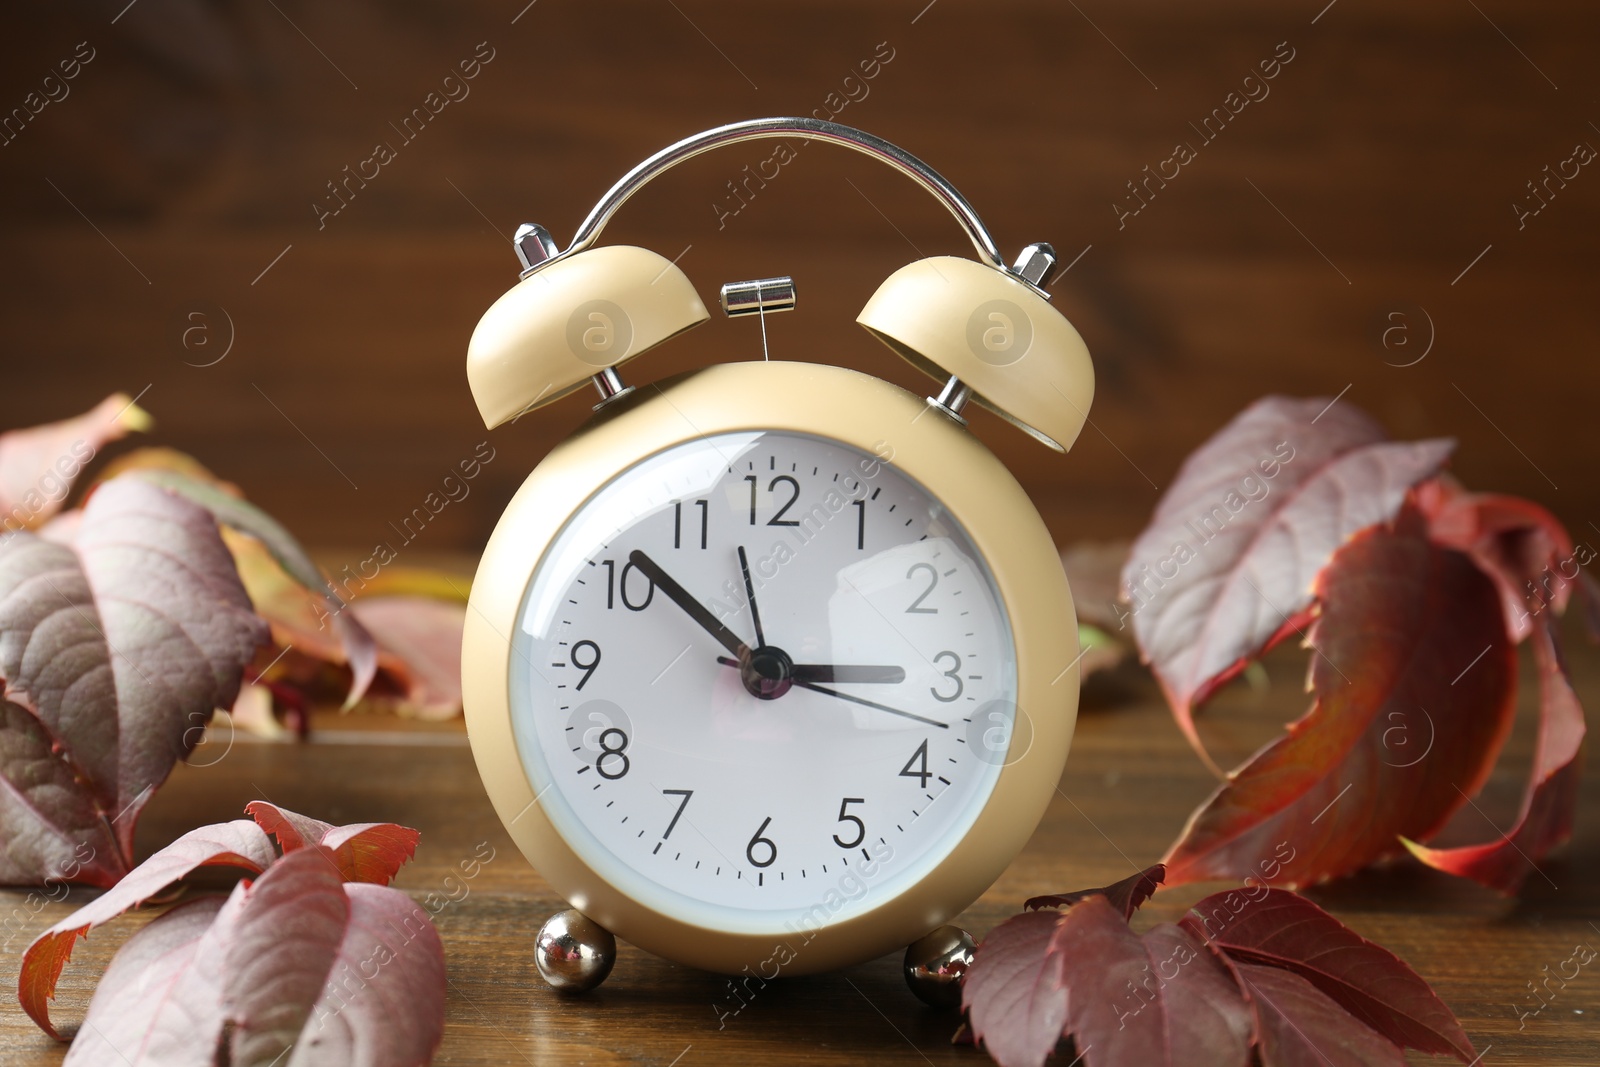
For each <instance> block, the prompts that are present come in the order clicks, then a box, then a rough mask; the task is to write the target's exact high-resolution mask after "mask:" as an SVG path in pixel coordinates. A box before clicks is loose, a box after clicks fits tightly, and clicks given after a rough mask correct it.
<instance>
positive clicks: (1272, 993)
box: [1231, 961, 1406, 1067]
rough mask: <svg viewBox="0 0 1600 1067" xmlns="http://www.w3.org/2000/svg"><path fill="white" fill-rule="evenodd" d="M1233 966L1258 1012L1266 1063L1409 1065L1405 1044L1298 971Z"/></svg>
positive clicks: (1286, 1066) (1292, 1066)
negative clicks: (1399, 1044)
mask: <svg viewBox="0 0 1600 1067" xmlns="http://www.w3.org/2000/svg"><path fill="white" fill-rule="evenodd" d="M1231 966H1232V967H1233V971H1234V974H1235V975H1237V976H1238V978H1239V984H1240V987H1241V988H1242V989H1243V990H1244V991H1245V994H1246V996H1247V997H1248V998H1249V1000H1250V1006H1251V1008H1252V1010H1253V1011H1254V1012H1255V1017H1256V1034H1257V1038H1258V1041H1259V1044H1260V1049H1261V1067H1405V1063H1406V1057H1405V1053H1404V1052H1402V1051H1401V1050H1400V1046H1398V1045H1396V1044H1395V1043H1394V1042H1392V1041H1390V1040H1389V1039H1388V1038H1386V1037H1384V1036H1383V1035H1382V1034H1380V1033H1378V1032H1377V1031H1376V1030H1374V1029H1373V1028H1372V1027H1370V1026H1368V1025H1367V1024H1365V1023H1363V1022H1362V1021H1361V1020H1360V1019H1357V1018H1355V1017H1354V1016H1353V1015H1351V1014H1350V1013H1349V1012H1347V1011H1345V1010H1344V1008H1342V1007H1340V1006H1339V1004H1338V1003H1336V1002H1335V1001H1334V1000H1333V999H1332V998H1330V997H1329V996H1328V995H1327V994H1325V993H1323V992H1322V991H1321V990H1319V989H1318V988H1317V987H1316V986H1314V985H1312V984H1311V983H1310V982H1308V981H1306V980H1305V979H1304V978H1301V977H1300V976H1299V975H1298V974H1295V973H1294V972H1293V971H1285V970H1281V969H1279V968H1277V967H1264V966H1261V965H1260V964H1256V963H1245V962H1243V961H1234V962H1233V963H1232V964H1231Z"/></svg>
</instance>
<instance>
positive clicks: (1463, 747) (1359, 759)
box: [1166, 510, 1516, 886]
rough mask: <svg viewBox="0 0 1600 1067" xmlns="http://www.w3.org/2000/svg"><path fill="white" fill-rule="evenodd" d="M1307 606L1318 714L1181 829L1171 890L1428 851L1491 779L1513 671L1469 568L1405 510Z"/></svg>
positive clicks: (1353, 545) (1353, 547) (1481, 584)
mask: <svg viewBox="0 0 1600 1067" xmlns="http://www.w3.org/2000/svg"><path fill="white" fill-rule="evenodd" d="M1313 593H1314V595H1315V596H1316V597H1317V598H1318V599H1319V600H1320V601H1321V604H1322V614H1321V616H1320V617H1319V618H1318V619H1317V620H1316V622H1315V624H1314V626H1313V629H1312V631H1311V635H1310V643H1311V645H1312V647H1313V648H1314V649H1315V650H1316V655H1315V656H1314V657H1313V658H1312V662H1311V687H1312V689H1313V691H1314V693H1315V703H1314V704H1313V706H1312V709H1311V711H1310V712H1309V713H1308V714H1307V715H1306V716H1305V717H1304V718H1303V719H1300V720H1299V721H1298V722H1295V723H1292V724H1291V725H1290V726H1289V727H1288V729H1287V731H1286V734H1285V736H1283V737H1281V738H1280V739H1278V740H1277V741H1274V742H1273V743H1271V744H1269V745H1268V746H1266V747H1265V748H1263V749H1262V750H1261V751H1260V752H1258V753H1256V755H1255V756H1253V757H1252V758H1251V759H1250V760H1249V761H1248V762H1247V763H1246V764H1245V765H1244V766H1243V767H1241V768H1239V769H1238V770H1236V771H1234V772H1233V773H1232V774H1230V775H1229V776H1228V778H1227V780H1226V781H1224V782H1223V783H1222V784H1221V785H1220V786H1219V787H1218V789H1217V791H1216V792H1215V793H1214V794H1213V795H1212V796H1211V798H1210V799H1209V800H1208V801H1207V802H1206V803H1205V804H1204V805H1203V806H1202V807H1201V808H1200V809H1199V810H1198V811H1196V812H1195V814H1194V815H1193V816H1191V818H1190V820H1189V824H1188V825H1187V826H1186V827H1185V829H1184V831H1183V834H1182V835H1181V837H1180V838H1179V839H1178V841H1177V842H1176V843H1175V844H1174V845H1173V847H1172V850H1171V851H1170V853H1169V854H1168V855H1167V858H1166V863H1167V876H1168V879H1169V881H1170V882H1171V883H1172V884H1175V885H1176V884H1182V883H1184V882H1193V881H1200V880H1204V879H1212V878H1214V879H1226V880H1232V881H1238V880H1243V879H1245V878H1252V877H1253V878H1255V879H1257V880H1259V881H1262V882H1266V883H1271V884H1278V885H1291V886H1292V885H1305V884H1309V883H1313V882H1317V881H1320V880H1322V879H1326V878H1331V877H1335V876H1338V875H1342V874H1347V873H1350V872H1352V871H1355V870H1358V869H1360V868H1362V867H1365V866H1366V865H1368V864H1370V863H1372V862H1374V861H1376V860H1378V859H1381V858H1383V857H1385V856H1388V855H1391V854H1393V853H1395V852H1397V851H1398V850H1399V849H1400V847H1401V846H1400V838H1401V837H1407V838H1411V839H1413V840H1421V841H1426V840H1428V839H1429V838H1430V837H1431V836H1432V835H1433V834H1435V833H1437V832H1438V830H1439V829H1440V828H1441V827H1443V825H1444V824H1445V822H1446V821H1447V820H1448V819H1449V817H1450V815H1451V814H1452V813H1454V812H1455V810H1456V809H1457V808H1458V807H1460V806H1461V805H1462V804H1464V803H1465V802H1466V800H1467V798H1468V797H1469V796H1470V795H1472V794H1473V793H1475V792H1476V791H1477V790H1478V789H1479V788H1480V787H1481V786H1482V784H1483V781H1484V779H1485V778H1486V777H1487V776H1488V773H1489V770H1490V768H1491V767H1492V766H1493V764H1494V761H1495V757H1496V756H1497V754H1498V753H1499V751H1500V747H1501V745H1502V744H1503V742H1504V740H1505V736H1506V733H1507V731H1508V730H1509V729H1510V725H1511V720H1512V716H1513V713H1514V710H1515V696H1516V694H1515V668H1516V660H1515V657H1514V654H1513V649H1512V646H1511V642H1510V639H1509V638H1508V637H1507V635H1506V632H1505V627H1504V625H1503V623H1502V620H1501V615H1500V609H1499V600H1498V593H1497V592H1496V590H1495V587H1494V584H1493V583H1492V582H1491V581H1490V580H1489V579H1488V577H1487V576H1485V575H1484V573H1483V572H1482V571H1481V570H1479V569H1478V567H1477V566H1476V565H1475V564H1474V563H1473V562H1472V560H1471V559H1469V558H1468V557H1467V556H1465V555H1463V554H1462V553H1460V552H1456V551H1454V550H1452V549H1448V548H1441V547H1439V546H1437V545H1435V544H1433V543H1432V542H1430V541H1429V540H1428V537H1427V532H1426V529H1425V528H1424V525H1423V520H1422V518H1421V516H1420V515H1419V514H1417V513H1416V512H1415V511H1411V510H1407V511H1405V512H1403V513H1402V515H1401V517H1400V519H1399V520H1398V521H1397V523H1396V525H1395V526H1394V527H1392V528H1391V527H1387V526H1378V527H1373V528H1371V529H1368V530H1367V531H1365V532H1363V533H1362V534H1360V535H1358V536H1357V537H1356V538H1355V539H1354V540H1352V541H1351V542H1350V543H1349V544H1348V545H1346V546H1345V547H1344V548H1342V549H1340V550H1339V551H1338V552H1337V553H1336V554H1335V555H1334V557H1333V559H1332V561H1331V562H1330V563H1329V565H1328V567H1327V569H1326V570H1325V571H1324V572H1323V573H1322V574H1321V575H1320V576H1319V577H1318V579H1317V583H1316V586H1315V588H1314V590H1313ZM1463 679H1465V680H1466V681H1467V683H1468V684H1464V685H1458V684H1456V683H1457V682H1459V681H1462V680H1463ZM1346 813H1348V814H1346ZM1286 852H1287V855H1286V854H1285V853H1286Z"/></svg>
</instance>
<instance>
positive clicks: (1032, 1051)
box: [961, 909, 1076, 1067]
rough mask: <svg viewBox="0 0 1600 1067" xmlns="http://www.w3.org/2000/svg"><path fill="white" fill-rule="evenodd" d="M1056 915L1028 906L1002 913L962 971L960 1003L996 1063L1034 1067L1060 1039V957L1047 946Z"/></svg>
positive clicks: (1063, 1002) (1063, 1007)
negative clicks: (1000, 920)
mask: <svg viewBox="0 0 1600 1067" xmlns="http://www.w3.org/2000/svg"><path fill="white" fill-rule="evenodd" d="M1074 910H1076V909H1074ZM1069 914H1070V913H1069ZM1060 918H1061V917H1060V916H1059V915H1058V914H1057V913H1055V912H1053V911H1029V912H1023V913H1022V914H1021V915H1014V916H1012V917H1011V918H1009V919H1007V920H1006V921H1005V922H1003V923H1001V924H1000V925H999V926H996V927H995V928H994V929H993V930H991V931H989V936H988V937H986V938H984V939H983V943H982V944H980V945H979V946H978V949H977V952H976V953H975V954H974V955H973V958H972V965H971V966H970V967H968V968H967V972H966V974H965V975H964V976H963V977H962V980H961V1006H962V1007H963V1008H964V1009H966V1012H967V1016H968V1018H969V1019H971V1021H972V1036H973V1038H974V1039H975V1040H978V1041H982V1042H983V1045H984V1047H985V1048H986V1049H988V1051H989V1055H990V1056H991V1057H993V1059H994V1061H995V1062H996V1063H998V1064H1000V1067H1039V1064H1042V1063H1043V1062H1044V1060H1045V1057H1046V1056H1048V1055H1049V1054H1050V1052H1051V1050H1052V1049H1054V1048H1055V1047H1056V1043H1057V1042H1059V1041H1060V1040H1061V1028H1062V1026H1063V1025H1064V1024H1065V1023H1066V1020H1067V994H1066V991H1065V990H1064V989H1062V987H1061V959H1062V957H1061V956H1059V955H1052V954H1050V953H1049V952H1048V948H1049V945H1050V935H1051V934H1053V933H1054V932H1055V929H1056V924H1057V923H1058V922H1059V921H1060Z"/></svg>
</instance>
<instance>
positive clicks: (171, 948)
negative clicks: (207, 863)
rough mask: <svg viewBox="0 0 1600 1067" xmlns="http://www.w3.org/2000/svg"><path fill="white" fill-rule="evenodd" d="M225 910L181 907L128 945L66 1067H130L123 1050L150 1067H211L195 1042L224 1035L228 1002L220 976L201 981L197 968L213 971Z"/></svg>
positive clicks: (110, 970) (92, 1005)
mask: <svg viewBox="0 0 1600 1067" xmlns="http://www.w3.org/2000/svg"><path fill="white" fill-rule="evenodd" d="M230 903H231V902H230ZM225 906H226V905H225V903H224V898H222V897H217V896H212V897H203V898H201V899H199V900H194V901H190V902H188V903H186V904H180V905H178V906H177V907H175V908H173V909H171V910H170V911H168V912H167V913H166V914H165V915H162V916H160V917H159V918H157V919H155V920H154V921H153V922H151V923H149V924H148V925H146V926H145V927H144V928H143V929H141V930H140V931H139V932H138V933H136V934H134V935H133V936H132V937H130V938H128V940H127V942H126V943H124V944H123V946H122V948H121V949H120V950H118V952H117V955H116V957H115V958H114V959H112V961H111V965H110V966H109V967H107V968H106V972H105V974H104V975H102V976H101V978H100V984H99V985H98V986H96V987H95V991H94V997H93V998H92V999H91V1000H90V1001H89V1012H88V1016H87V1018H88V1020H89V1022H90V1023H92V1025H88V1026H84V1027H82V1028H81V1029H80V1030H79V1031H78V1035H77V1037H76V1038H74V1039H73V1042H72V1047H71V1048H70V1049H68V1050H67V1058H66V1060H65V1061H64V1067H106V1065H107V1064H121V1063H125V1062H126V1061H127V1054H126V1053H125V1052H123V1049H139V1050H140V1051H141V1052H142V1053H143V1056H142V1057H141V1060H142V1062H143V1063H145V1064H165V1063H186V1064H204V1063H207V1062H209V1060H208V1058H206V1057H205V1055H204V1053H202V1054H199V1055H197V1054H196V1051H195V1049H194V1047H193V1042H194V1037H195V1034H196V1033H197V1032H198V1033H204V1032H206V1031H210V1030H213V1029H214V1028H219V1027H221V1025H222V998H221V996H220V995H219V992H220V991H219V987H218V983H217V982H216V980H215V979H216V978H217V977H218V976H217V975H215V974H214V973H204V972H202V973H197V960H198V961H200V962H201V964H202V965H204V964H209V963H211V961H212V959H213V956H214V953H213V952H210V951H208V952H205V953H204V954H202V953H201V942H202V941H203V940H205V939H206V937H207V934H208V933H210V932H211V931H212V930H213V928H214V926H215V923H216V920H217V915H218V912H219V911H221V910H222V909H223V908H224V907H225ZM215 969H216V968H215V967H205V971H211V972H214V971H215ZM35 1021H37V1020H35ZM50 1035H51V1036H52V1037H56V1038H59V1037H60V1035H59V1034H56V1033H55V1031H53V1030H52V1031H50ZM208 1051H209V1050H208Z"/></svg>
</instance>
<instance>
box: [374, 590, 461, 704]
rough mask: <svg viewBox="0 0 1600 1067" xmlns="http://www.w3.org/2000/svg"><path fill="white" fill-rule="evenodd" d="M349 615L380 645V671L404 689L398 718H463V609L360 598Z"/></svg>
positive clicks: (409, 599)
mask: <svg viewBox="0 0 1600 1067" xmlns="http://www.w3.org/2000/svg"><path fill="white" fill-rule="evenodd" d="M349 610H350V611H351V612H352V613H353V614H354V615H355V617H356V618H357V619H359V620H360V621H361V624H362V625H363V626H365V627H366V628H367V630H368V631H369V632H371V634H372V636H373V638H374V639H375V640H376V641H377V642H378V648H379V650H380V651H381V652H382V653H383V654H384V655H383V659H382V661H381V665H382V666H384V667H386V668H387V669H389V670H391V671H392V672H393V673H394V674H395V675H396V676H397V678H398V680H399V682H400V683H401V684H402V686H403V696H402V697H401V698H400V700H399V702H398V710H399V711H400V712H401V713H402V714H406V715H412V716H415V717H416V718H419V719H448V718H453V717H454V716H456V715H459V714H461V632H462V627H463V626H464V625H465V623H466V618H467V608H466V605H465V604H460V603H451V602H449V601H444V600H439V599H436V598H434V597H431V596H363V597H362V598H361V599H360V600H357V601H354V602H353V603H351V605H350V608H349Z"/></svg>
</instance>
